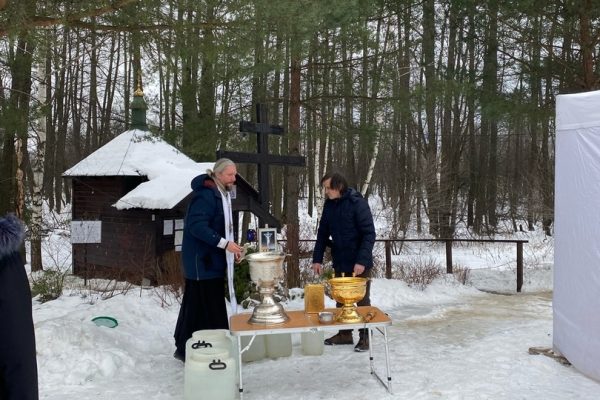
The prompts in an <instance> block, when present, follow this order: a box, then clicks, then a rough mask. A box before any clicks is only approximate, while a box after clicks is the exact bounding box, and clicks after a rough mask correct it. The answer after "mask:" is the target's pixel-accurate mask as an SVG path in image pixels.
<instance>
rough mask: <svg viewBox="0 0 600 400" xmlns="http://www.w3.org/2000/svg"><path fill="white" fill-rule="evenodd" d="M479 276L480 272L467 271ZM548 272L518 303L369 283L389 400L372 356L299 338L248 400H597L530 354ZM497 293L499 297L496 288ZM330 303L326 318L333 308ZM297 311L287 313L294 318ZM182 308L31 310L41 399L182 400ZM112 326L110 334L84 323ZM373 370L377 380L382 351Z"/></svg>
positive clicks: (80, 299)
mask: <svg viewBox="0 0 600 400" xmlns="http://www.w3.org/2000/svg"><path fill="white" fill-rule="evenodd" d="M486 271H487V272H486V273H485V274H475V273H474V274H473V281H474V283H473V284H474V285H483V286H488V287H495V288H496V289H497V291H501V292H502V291H505V292H510V291H511V290H512V291H513V292H514V271H512V270H510V268H509V269H506V270H492V271H495V273H492V272H491V271H490V270H486ZM474 272H476V271H474ZM551 274H552V270H551V268H544V267H540V268H536V270H535V272H533V271H526V277H529V279H535V280H536V285H534V287H533V289H532V288H531V287H528V286H527V282H528V279H527V278H526V282H525V283H526V284H525V286H524V291H523V293H521V294H513V295H499V294H492V293H488V292H483V291H479V290H477V289H476V288H475V286H471V285H469V286H463V285H460V284H458V283H456V281H455V280H454V279H453V278H452V277H446V276H444V277H443V278H441V279H438V280H436V281H435V282H434V283H433V284H432V285H430V286H429V287H428V288H427V289H426V290H424V291H420V290H416V289H412V288H410V287H408V286H407V285H406V284H405V283H403V282H401V281H395V280H385V279H375V280H374V282H373V288H372V303H373V305H375V306H377V307H379V308H380V309H382V310H383V311H385V312H386V313H388V314H389V315H390V317H391V318H392V320H393V326H392V327H390V328H389V329H388V334H389V343H390V358H391V370H392V372H391V374H392V383H393V389H394V394H393V395H390V394H388V392H387V391H386V390H385V389H384V387H383V386H382V385H381V384H380V383H379V382H378V381H377V380H376V379H375V378H374V377H373V376H371V375H370V373H369V369H368V368H369V362H368V354H366V353H355V352H354V351H353V349H352V347H351V346H337V347H326V348H325V352H324V354H323V355H321V356H304V355H302V353H301V349H300V338H299V335H298V336H296V335H294V336H293V344H294V348H293V355H292V356H291V357H287V358H280V359H277V360H270V359H267V360H261V361H256V362H252V363H248V364H245V365H244V368H243V372H244V383H245V390H244V393H245V395H244V398H246V399H340V398H343V399H364V398H366V397H370V398H372V399H388V398H389V399H392V398H402V399H515V398H518V399H557V400H558V399H590V400H591V399H597V398H598V396H600V383H599V382H596V381H594V380H591V379H589V378H587V377H585V376H583V375H582V374H581V373H579V372H578V371H577V370H575V369H574V368H573V367H571V366H564V365H562V364H560V363H558V362H557V361H555V360H554V359H551V358H549V357H546V356H543V355H530V354H529V353H528V349H529V348H530V347H551V346H552V299H551V297H552V296H551V291H550V290H551V286H552V284H551V282H552V281H551ZM502 285H504V286H502ZM332 305H333V301H331V300H329V302H328V303H327V306H332ZM302 306H303V303H302V300H301V299H295V300H291V301H289V302H288V303H286V304H285V307H286V309H301V308H302ZM178 309H179V306H178V304H177V303H176V302H174V303H172V304H170V305H169V304H165V296H164V293H163V292H161V291H160V290H156V289H141V288H137V287H136V288H133V289H131V290H129V291H128V292H127V293H126V294H120V295H117V296H115V297H112V298H109V299H107V300H102V299H100V297H99V296H98V295H94V294H93V293H88V292H86V291H85V290H82V289H69V290H67V291H66V292H65V294H64V295H63V296H61V297H60V298H59V299H57V300H54V301H50V302H47V303H43V304H41V303H36V304H35V305H34V321H35V327H36V337H37V346H38V369H39V380H40V397H41V398H42V399H48V400H59V399H60V400H69V399H82V398H84V399H110V400H116V399H128V400H129V399H140V400H141V399H164V400H167V399H181V398H183V385H184V383H183V371H184V367H183V364H182V363H180V362H179V361H177V360H175V359H174V358H173V357H172V354H173V350H174V348H173V339H172V334H173V329H174V326H175V320H176V317H177V312H178ZM99 315H108V316H112V317H114V318H116V319H117V320H118V321H119V326H118V327H116V328H114V329H110V328H106V327H98V326H96V325H95V324H94V323H92V322H91V319H92V318H93V317H95V316H99ZM375 339H376V340H375V342H374V348H375V360H376V363H377V368H378V370H380V372H381V373H383V372H384V363H383V360H384V359H383V348H382V346H381V344H382V342H381V340H377V339H378V338H377V336H376V337H375Z"/></svg>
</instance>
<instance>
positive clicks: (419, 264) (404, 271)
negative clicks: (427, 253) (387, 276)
mask: <svg viewBox="0 0 600 400" xmlns="http://www.w3.org/2000/svg"><path fill="white" fill-rule="evenodd" d="M441 274H442V270H441V268H440V266H439V264H438V263H436V262H435V260H433V259H426V260H423V259H421V258H419V259H417V260H415V261H414V262H413V263H411V264H401V265H400V266H399V267H398V268H396V270H395V271H394V278H396V279H400V280H402V281H404V282H406V284H407V285H408V286H410V287H413V288H416V289H419V290H425V288H426V287H427V286H429V284H431V282H433V281H434V279H435V278H437V277H439V276H440V275H441Z"/></svg>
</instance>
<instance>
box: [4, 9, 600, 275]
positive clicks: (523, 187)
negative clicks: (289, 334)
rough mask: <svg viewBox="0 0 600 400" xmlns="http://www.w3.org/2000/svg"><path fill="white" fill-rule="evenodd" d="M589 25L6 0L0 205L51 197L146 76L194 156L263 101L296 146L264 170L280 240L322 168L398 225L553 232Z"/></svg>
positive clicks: (111, 127)
mask: <svg viewBox="0 0 600 400" xmlns="http://www.w3.org/2000/svg"><path fill="white" fill-rule="evenodd" d="M599 41H600V3H598V2H596V1H593V0H551V1H541V0H530V1H519V2H504V1H498V0H486V1H473V0H461V1H458V0H449V1H439V0H422V1H418V2H416V1H405V0H394V1H392V0H371V1H367V0H330V1H314V0H312V1H311V0H300V1H298V0H295V1H290V0H280V1H276V2H273V1H267V0H227V1H217V0H161V1H158V0H93V1H92V0H77V1H74V0H54V1H41V0H2V1H0V86H1V87H0V116H1V117H0V135H1V136H0V137H1V142H0V151H1V153H2V155H1V161H0V171H1V172H0V174H1V175H0V176H1V179H2V185H0V212H1V213H2V214H4V213H6V212H9V211H10V212H16V213H17V215H19V216H22V217H23V218H24V219H26V220H27V221H31V220H33V221H34V222H35V219H36V218H40V217H39V215H40V209H41V205H42V204H43V203H44V202H47V204H48V205H49V207H50V209H51V210H60V209H61V208H62V207H64V205H65V204H66V202H68V201H69V199H70V194H69V186H68V185H66V184H65V182H64V180H63V178H62V173H63V172H64V171H65V170H66V169H68V168H69V167H70V166H72V165H74V164H75V163H76V162H78V161H79V160H81V159H82V158H84V157H86V156H87V155H88V154H90V153H91V152H93V151H94V150H95V149H97V148H99V147H100V146H102V145H103V144H105V143H107V142H108V141H109V140H111V139H112V138H114V137H115V136H117V135H118V134H120V133H121V132H123V131H125V130H126V129H127V128H128V126H129V124H130V118H131V117H130V111H129V106H130V103H131V101H132V98H133V92H134V90H135V89H136V88H137V87H138V86H139V87H141V88H143V91H144V95H145V100H146V103H147V104H148V112H147V115H148V123H149V125H150V129H151V130H152V132H153V133H155V134H156V135H158V136H160V137H162V138H164V139H165V140H167V141H168V142H169V143H171V144H172V145H174V146H175V147H177V148H178V149H180V150H181V151H182V152H183V153H185V154H187V155H188V156H190V157H192V158H193V159H194V160H195V161H198V162H200V161H203V162H206V161H214V160H215V153H216V150H218V149H227V150H236V151H250V152H253V151H255V149H256V141H255V137H254V136H253V135H242V134H240V133H239V129H238V125H239V122H240V120H250V119H253V118H255V116H254V106H255V104H257V103H264V104H266V105H267V106H268V109H269V119H270V122H271V123H273V124H278V125H281V126H283V127H284V129H285V134H284V135H282V136H279V137H275V136H273V135H271V136H273V137H271V138H270V143H269V147H270V152H271V153H272V154H289V155H302V156H305V157H306V159H307V162H306V165H307V166H306V168H297V167H275V168H272V174H271V181H272V190H271V208H272V213H273V214H274V215H275V216H276V217H278V218H280V219H281V220H282V221H283V222H284V223H285V224H286V226H287V234H288V239H289V240H292V239H293V238H294V237H296V238H298V237H299V235H300V234H299V233H298V226H299V223H298V199H299V198H304V199H307V201H308V207H309V213H310V214H311V215H312V213H316V212H317V210H316V208H315V209H313V207H316V206H317V205H318V204H319V203H320V202H321V201H322V193H321V191H320V190H319V179H320V177H321V176H322V175H323V174H324V172H325V171H328V170H331V169H337V170H339V171H341V172H342V173H344V174H345V175H346V176H347V177H348V180H349V182H350V183H351V186H353V187H356V188H357V189H358V190H359V191H361V192H362V193H363V194H364V195H365V196H369V195H372V194H377V195H378V196H379V197H380V198H381V200H382V202H383V204H384V206H385V207H387V208H389V209H390V210H393V221H392V223H391V225H392V226H393V228H392V229H391V233H390V235H391V237H393V238H401V237H404V236H405V235H406V232H407V228H408V226H409V224H411V223H412V224H414V226H415V227H416V231H417V232H418V233H424V234H428V235H431V236H432V237H436V238H448V237H453V235H455V234H456V228H457V224H463V225H464V226H466V227H467V228H468V229H470V230H471V232H472V233H473V234H475V235H483V236H486V235H488V236H489V235H493V234H494V233H495V232H497V231H498V226H499V225H498V222H499V221H500V220H505V221H510V222H511V224H510V226H512V230H513V231H517V230H533V229H534V228H535V227H536V226H541V227H542V228H543V229H544V230H545V231H546V234H551V233H552V222H553V182H554V177H553V168H554V107H555V96H556V95H557V94H562V93H575V92H581V91H589V90H594V89H598V87H599V86H600V85H599V78H600V69H599V68H600V67H599V66H598V63H597V60H598V56H599V51H600V46H599ZM239 172H240V174H241V175H242V176H244V177H245V178H246V179H247V180H249V181H250V182H253V181H255V180H256V171H255V167H254V166H252V165H242V166H240V169H239ZM30 229H31V232H30V235H31V239H32V246H34V248H35V246H36V243H38V245H39V242H38V241H36V239H37V238H39V236H40V235H43V224H42V223H41V222H40V223H38V224H36V223H34V224H32V225H30ZM32 265H35V260H34V261H33V262H32Z"/></svg>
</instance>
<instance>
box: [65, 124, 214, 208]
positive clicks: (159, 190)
mask: <svg viewBox="0 0 600 400" xmlns="http://www.w3.org/2000/svg"><path fill="white" fill-rule="evenodd" d="M213 165H214V163H212V162H209V163H196V162H195V161H194V160H192V159H191V158H189V157H188V156H186V155H185V154H183V153H182V152H180V151H179V150H177V149H176V148H174V147H173V146H171V145H170V144H168V143H167V142H165V141H164V140H162V139H161V138H158V137H155V136H153V135H152V133H151V132H148V131H142V130H138V129H132V130H129V131H125V132H123V133H122V134H120V135H119V136H117V137H116V138H114V139H113V140H111V141H110V142H108V143H106V144H105V145H104V146H102V147H100V148H99V149H98V150H96V151H95V152H93V153H92V154H90V155H89V156H87V157H86V158H84V159H83V160H81V161H80V162H79V163H77V164H75V165H74V166H73V167H71V168H70V169H68V170H67V171H65V173H64V174H63V176H66V177H77V176H146V177H147V178H148V181H147V182H144V183H142V184H140V185H138V186H137V187H136V188H135V189H133V190H132V191H131V192H129V193H127V194H126V195H125V196H123V197H122V198H121V199H119V200H118V201H117V202H116V203H115V204H113V206H114V207H116V208H117V209H119V210H126V209H130V208H146V209H171V208H173V207H175V206H176V205H177V203H179V202H180V201H181V200H183V199H184V198H185V197H186V196H187V195H188V194H189V193H191V191H192V188H191V186H190V181H191V180H192V179H193V178H194V177H195V176H197V175H200V174H202V173H204V172H205V170H206V169H207V168H212V167H213Z"/></svg>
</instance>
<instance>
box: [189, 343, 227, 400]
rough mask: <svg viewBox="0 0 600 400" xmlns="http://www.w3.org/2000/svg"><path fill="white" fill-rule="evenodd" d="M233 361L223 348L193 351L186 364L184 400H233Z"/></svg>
mask: <svg viewBox="0 0 600 400" xmlns="http://www.w3.org/2000/svg"><path fill="white" fill-rule="evenodd" d="M235 365H236V364H235V361H234V359H233V358H232V357H231V356H230V354H229V350H228V349H225V348H223V347H205V348H201V349H195V350H194V351H193V352H191V353H190V356H189V357H188V359H187V360H186V362H185V371H184V389H183V396H184V399H185V400H234V399H235V398H236V394H237V390H236V389H237V387H236V386H237V385H236V375H237V370H236V367H235Z"/></svg>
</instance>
